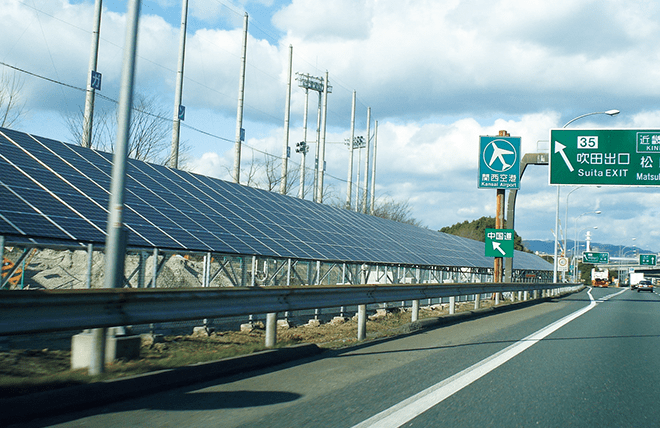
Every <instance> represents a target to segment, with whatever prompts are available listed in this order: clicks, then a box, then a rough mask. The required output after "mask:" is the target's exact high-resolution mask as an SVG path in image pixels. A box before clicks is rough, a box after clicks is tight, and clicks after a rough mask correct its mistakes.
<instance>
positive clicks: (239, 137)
mask: <svg viewBox="0 0 660 428" xmlns="http://www.w3.org/2000/svg"><path fill="white" fill-rule="evenodd" d="M247 38H248V14H247V12H246V13H245V17H244V18H243V50H242V54H241V78H240V79H239V82H238V108H237V109H236V143H235V144H234V183H240V182H241V143H242V142H243V140H244V139H245V131H244V130H243V100H244V97H245V60H246V57H247Z"/></svg>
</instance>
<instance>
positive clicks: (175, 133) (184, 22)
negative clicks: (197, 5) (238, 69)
mask: <svg viewBox="0 0 660 428" xmlns="http://www.w3.org/2000/svg"><path fill="white" fill-rule="evenodd" d="M181 4H182V6H181V34H180V35H179V63H178V67H177V71H176V88H175V90H174V120H173V121H172V153H170V167H171V168H175V169H176V168H178V167H179V136H180V134H181V121H182V120H184V117H185V107H184V106H183V105H182V104H181V102H182V97H183V63H184V59H185V57H186V28H187V27H188V0H182V2H181Z"/></svg>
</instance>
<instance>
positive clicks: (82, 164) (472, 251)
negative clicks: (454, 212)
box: [0, 128, 552, 270]
mask: <svg viewBox="0 0 660 428" xmlns="http://www.w3.org/2000/svg"><path fill="white" fill-rule="evenodd" d="M111 173H112V155H111V154H109V153H104V152H100V151H96V150H91V149H86V148H83V147H80V146H74V145H70V144H66V143H63V142H59V141H55V140H51V139H48V138H42V137H36V136H32V135H29V134H25V133H21V132H17V131H14V130H9V129H3V128H0V198H1V203H0V234H2V235H5V236H6V237H7V239H8V242H17V243H20V242H48V243H62V242H70V243H77V244H80V243H82V244H87V243H92V244H95V245H101V246H102V245H104V243H105V234H106V230H107V227H106V222H107V207H108V201H109V190H108V189H109V188H110V181H111ZM124 223H125V225H126V228H127V229H128V230H129V234H128V245H129V246H130V247H133V248H153V247H157V248H160V249H166V250H175V251H179V250H181V251H212V252H218V253H225V254H236V255H258V256H265V257H275V258H295V259H303V260H321V261H333V262H351V263H363V262H366V263H385V264H401V265H419V266H462V267H464V266H476V267H485V268H489V267H492V264H493V263H492V259H490V258H486V257H485V256H484V244H483V243H481V242H477V241H473V240H469V239H465V238H459V237H456V236H451V235H446V234H443V233H439V232H436V231H431V230H428V229H424V228H420V227H415V226H411V225H407V224H402V223H397V222H394V221H390V220H385V219H382V218H378V217H374V216H369V215H363V214H360V213H356V212H354V211H349V210H345V209H341V208H337V207H332V206H328V205H323V204H318V203H315V202H311V201H306V200H302V199H299V198H294V197H290V196H285V195H280V194H277V193H273V192H268V191H265V190H260V189H256V188H251V187H247V186H242V185H239V184H236V183H230V182H226V181H223V180H219V179H214V178H211V177H206V176H202V175H198V174H193V173H189V172H186V171H181V170H173V169H170V168H167V167H164V166H159V165H154V164H149V163H146V162H141V161H136V160H129V161H128V165H127V177H126V197H125V213H124ZM514 266H515V267H516V268H517V269H529V270H549V269H551V268H552V265H550V264H549V263H547V262H545V261H543V260H542V259H540V258H538V257H536V256H534V255H529V254H524V253H516V257H515V259H514Z"/></svg>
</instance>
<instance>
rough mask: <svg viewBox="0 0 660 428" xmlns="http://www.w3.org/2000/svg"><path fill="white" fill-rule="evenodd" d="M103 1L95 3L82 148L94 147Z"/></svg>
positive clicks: (99, 75) (99, 87) (99, 77)
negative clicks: (93, 134)
mask: <svg viewBox="0 0 660 428" xmlns="http://www.w3.org/2000/svg"><path fill="white" fill-rule="evenodd" d="M102 3H103V0H96V1H95V2H94V29H93V30H92V47H91V52H90V54H89V75H88V76H87V93H86V95H85V114H84V116H83V132H82V146H83V147H87V148H90V147H92V123H93V122H94V98H95V95H96V89H98V90H101V74H100V73H97V72H96V65H97V63H98V57H99V33H100V32H101V9H102Z"/></svg>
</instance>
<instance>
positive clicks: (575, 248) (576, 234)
mask: <svg viewBox="0 0 660 428" xmlns="http://www.w3.org/2000/svg"><path fill="white" fill-rule="evenodd" d="M578 189H579V187H578ZM575 190H577V189H575ZM566 203H567V204H568V198H567V201H566ZM600 213H602V211H600V210H598V211H587V212H586V213H582V214H580V215H579V216H577V217H575V222H574V223H573V230H575V239H574V240H573V259H574V260H575V258H576V257H577V254H578V251H580V249H579V248H578V246H577V242H578V231H577V221H578V219H579V218H580V217H582V216H583V215H586V214H600ZM566 226H568V224H567V225H566ZM595 228H596V229H598V226H596V227H595ZM580 233H582V231H580ZM573 277H575V273H574V274H573Z"/></svg>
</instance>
